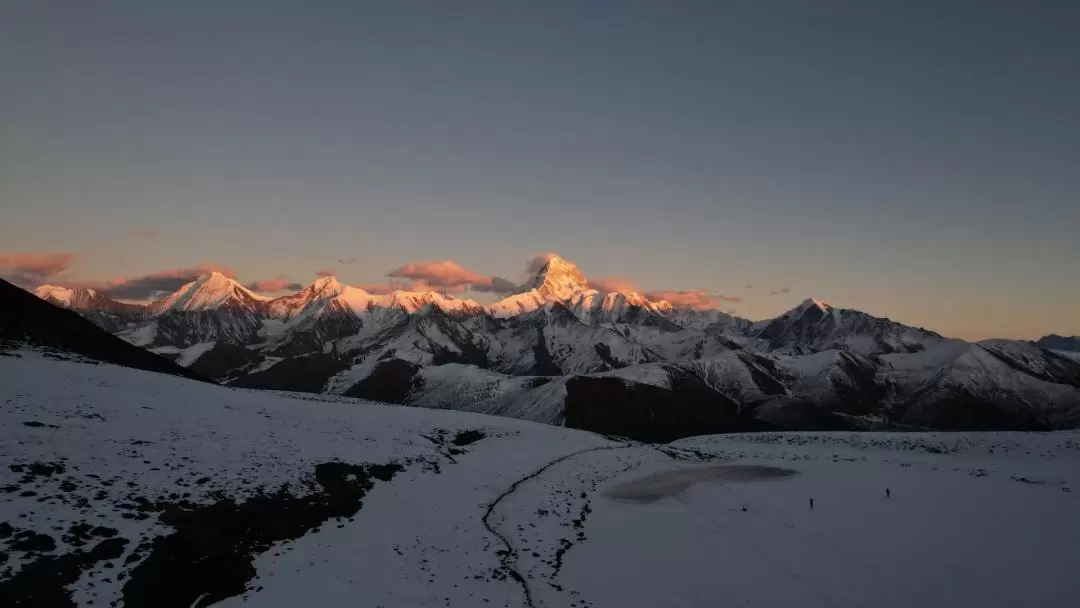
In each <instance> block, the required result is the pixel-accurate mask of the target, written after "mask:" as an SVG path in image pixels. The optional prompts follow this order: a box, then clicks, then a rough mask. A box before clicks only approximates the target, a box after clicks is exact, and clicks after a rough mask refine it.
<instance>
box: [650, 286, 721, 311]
mask: <svg viewBox="0 0 1080 608" xmlns="http://www.w3.org/2000/svg"><path fill="white" fill-rule="evenodd" d="M645 297H646V298H648V299H650V300H653V301H657V300H667V302H668V303H669V304H671V305H672V306H674V307H675V308H690V309H693V310H711V309H714V308H719V307H720V302H742V298H740V297H739V296H725V295H722V294H714V293H709V292H708V291H706V290H704V289H690V290H685V291H665V290H658V291H650V292H647V293H646V294H645Z"/></svg>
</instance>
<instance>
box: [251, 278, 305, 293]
mask: <svg viewBox="0 0 1080 608" xmlns="http://www.w3.org/2000/svg"><path fill="white" fill-rule="evenodd" d="M244 287H247V288H248V289H250V290H251V291H258V292H261V293H274V292H276V291H300V290H301V289H303V288H304V286H303V285H301V284H300V283H292V282H289V281H288V280H286V279H265V280H262V281H252V282H251V283H248V284H247V285H244Z"/></svg>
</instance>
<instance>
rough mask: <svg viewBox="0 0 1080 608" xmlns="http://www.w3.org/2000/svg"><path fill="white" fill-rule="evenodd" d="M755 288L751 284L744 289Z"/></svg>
mask: <svg viewBox="0 0 1080 608" xmlns="http://www.w3.org/2000/svg"><path fill="white" fill-rule="evenodd" d="M753 288H754V286H753V285H750V284H747V285H746V286H745V287H744V289H753Z"/></svg>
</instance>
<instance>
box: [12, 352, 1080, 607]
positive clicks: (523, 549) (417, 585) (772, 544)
mask: <svg viewBox="0 0 1080 608" xmlns="http://www.w3.org/2000/svg"><path fill="white" fill-rule="evenodd" d="M20 354H21V355H22V356H21V357H18V358H13V357H3V358H0V489H2V490H3V491H2V492H0V522H3V524H0V552H2V555H0V604H2V605H5V606H6V605H43V604H42V602H41V601H40V598H38V599H39V601H37V602H36V603H35V602H32V601H30V600H31V599H32V598H30V597H29V596H28V591H27V589H30V588H31V587H27V586H26V585H25V584H23V583H25V580H26V579H27V578H28V577H27V575H26V574H25V573H27V572H33V571H34V570H33V569H34V568H38V569H42V570H47V568H45V567H44V566H56V565H57V564H58V563H62V564H69V565H70V567H68V568H67V570H68V572H69V573H70V574H71V576H70V577H69V578H70V580H68V581H63V582H62V583H61V584H55V585H53V589H54V590H56V589H58V590H60V593H61V595H60V597H61V598H68V596H69V595H70V599H69V600H68V601H69V602H70V603H71V604H74V605H88V604H89V603H90V602H91V601H93V605H95V606H100V605H110V603H112V602H116V603H117V604H118V605H127V606H138V605H148V604H150V603H153V604H155V605H160V606H171V605H181V604H180V602H179V597H173V596H168V597H163V596H161V595H154V593H155V591H154V588H153V586H147V585H145V584H144V583H145V581H146V580H147V578H146V576H147V575H146V572H148V571H150V569H151V567H152V565H153V564H154V563H155V562H161V560H162V557H161V556H162V555H165V556H172V557H176V556H177V553H175V552H174V553H168V552H167V550H168V547H169V546H170V543H172V544H176V543H177V542H178V540H177V539H179V540H184V539H188V538H195V537H196V536H197V535H198V534H199V533H200V531H205V530H208V529H213V526H214V525H218V523H219V522H221V521H227V518H228V517H229V516H230V515H228V514H231V513H240V514H245V515H244V517H245V518H247V519H244V520H243V521H246V522H248V523H247V524H245V525H243V526H239V527H238V528H237V527H236V526H233V527H231V528H229V531H228V533H227V534H218V535H217V536H230V535H231V538H233V541H234V542H233V543H232V545H230V547H232V548H234V549H236V548H239V549H242V550H243V551H240V552H238V553H237V554H236V555H235V556H233V554H229V555H230V556H233V557H236V559H238V560H239V562H238V563H240V564H241V565H244V564H247V566H246V567H247V568H249V569H250V577H249V578H247V579H245V580H242V581H240V583H239V588H236V589H232V588H228V585H225V587H226V588H228V589H227V590H226V591H222V590H221V589H219V588H216V587H213V586H212V585H210V582H209V581H208V580H206V579H204V578H192V579H191V580H185V581H183V582H184V583H185V585H186V586H187V588H186V591H185V593H188V594H189V595H191V594H194V595H192V597H194V598H196V600H195V604H197V605H200V606H201V605H206V604H207V603H213V602H219V603H220V605H224V606H232V605H236V606H239V605H241V604H243V605H245V606H251V605H254V606H271V607H277V606H296V605H304V604H310V603H312V602H313V601H314V602H316V603H318V604H319V605H325V606H339V605H340V606H356V605H364V606H385V607H397V606H409V607H411V606H448V605H449V606H469V607H471V606H480V605H483V606H513V607H517V606H532V607H539V606H552V607H554V606H575V607H582V608H585V607H605V606H610V607H612V608H633V607H637V606H641V607H653V606H714V605H718V604H724V605H727V604H730V605H752V606H777V607H781V606H783V607H788V606H852V607H856V606H868V605H875V606H915V605H918V606H930V607H937V606H940V607H951V606H958V605H978V606H1014V605H1025V606H1027V605H1038V606H1049V607H1053V606H1071V605H1072V603H1073V600H1074V599H1075V597H1077V596H1078V595H1080V580H1078V579H1077V578H1076V577H1075V576H1073V573H1074V571H1075V569H1076V567H1077V565H1078V564H1080V519H1078V518H1077V517H1076V516H1075V515H1076V513H1077V507H1078V506H1080V503H1078V502H1077V500H1078V497H1080V434H1077V433H1047V434H1028V433H988V434H968V433H964V434H876V435H867V434H856V433H792V434H778V433H768V434H746V435H731V436H713V437H697V438H692V439H686V440H682V441H679V442H676V443H675V444H672V445H671V446H660V447H657V446H644V445H640V444H631V443H622V442H618V441H612V440H608V439H605V438H603V437H599V436H596V435H592V434H588V433H583V432H578V431H572V430H568V429H564V428H557V427H551V426H544V425H538V424H532V423H528V422H523V421H518V420H513V419H507V418H496V417H488V416H481V415H475V414H467V413H460V412H443V411H433V410H426V409H418V408H417V409H414V408H405V407H393V406H381V405H376V404H371V403H365V402H362V401H356V400H345V399H338V400H337V401H336V402H331V401H322V400H319V398H318V397H314V396H307V399H305V400H299V399H293V398H290V397H289V396H287V395H280V394H271V393H265V392H257V391H243V390H235V389H227V388H222V387H217V386H210V385H206V384H202V383H198V382H192V381H188V380H184V379H180V378H175V377H169V376H163V375H159V374H152V373H146V372H138V371H133V370H129V369H124V368H118V367H114V366H109V365H87V364H81V363H76V362H62V361H51V360H47V359H44V358H41V357H40V356H38V355H36V354H34V353H29V352H24V353H20ZM736 465H737V466H738V467H743V468H734V469H732V468H728V469H723V468H722V467H732V466H736ZM718 466H719V467H721V468H717V467H718ZM748 467H755V468H748ZM756 467H765V468H756ZM698 469H702V470H701V471H700V472H698V471H697V470H698ZM776 469H782V470H784V471H791V473H790V474H788V473H785V474H784V475H782V476H780V475H757V474H755V475H749V474H742V473H740V474H733V472H743V473H745V472H746V471H758V472H760V471H764V470H776ZM716 471H726V472H723V473H718V472H716ZM643 479H644V480H651V481H648V483H646V484H645V485H647V486H648V487H649V488H652V489H655V488H656V487H658V482H657V480H664V481H663V483H659V485H660V486H663V487H662V489H663V491H662V492H653V493H651V494H649V495H648V496H647V497H645V499H642V496H641V495H640V493H639V494H638V495H633V496H629V497H628V496H626V495H625V494H623V495H622V497H620V494H619V492H618V491H617V489H618V488H620V487H621V488H624V489H625V488H626V487H627V485H628V484H629V487H631V488H634V487H637V488H639V489H640V488H641V487H643V486H642V483H641V480H643ZM671 480H676V481H675V482H674V483H669V482H671ZM635 484H636V485H635ZM613 489H614V490H616V491H614V492H612V490H613ZM886 490H888V493H889V495H888V496H886ZM612 494H614V496H612ZM811 499H813V500H814V507H813V509H811V508H810V500H811ZM296 509H299V511H296ZM289 510H292V511H289ZM286 511H289V512H291V513H292V515H288V516H282V515H281V513H284V512H286ZM298 513H302V514H303V516H302V517H300V516H299V515H298ZM223 514H224V515H223ZM208 518H209V520H210V521H212V522H215V523H212V524H209V527H207V525H204V524H203V522H205V521H208ZM279 520H280V522H279ZM297 521H302V522H307V523H305V524H304V525H302V526H297V525H293V524H295V523H296V522H297ZM281 522H287V523H289V524H290V526H289V527H288V529H287V530H286V529H283V528H282V527H281V525H280V523H281ZM5 524H6V526H8V528H9V529H8V528H5V527H4V525H5ZM192 529H194V530H195V531H194V532H189V530H192ZM283 530H284V531H283ZM5 531H6V532H5ZM286 532H287V533H286ZM185 534H191V536H184V535H185ZM168 539H174V540H173V541H169V540H168ZM185 543H186V541H185ZM185 546H187V545H186V544H185ZM195 546H201V545H198V543H195ZM163 547H164V548H163ZM217 547H218V545H216V544H214V545H212V546H211V550H210V551H211V553H213V551H216V550H217ZM155 556H157V557H155ZM203 557H205V556H202V557H200V556H196V558H197V559H202V558H203ZM211 558H213V559H221V558H222V556H221V555H219V554H213V555H211ZM64 560H66V561H64ZM148 564H149V565H148ZM140 568H141V570H140ZM185 568H186V566H185V565H184V563H183V560H182V559H181V560H180V561H179V562H176V567H170V568H163V569H159V570H157V572H158V573H159V574H160V573H162V572H167V573H169V574H170V575H171V576H174V578H175V577H176V576H178V575H177V573H183V572H187V571H189V570H185ZM53 569H55V568H53ZM209 578H212V577H209ZM136 580H138V581H142V582H140V583H136V582H134V581H136ZM13 581H14V582H13ZM20 581H22V583H20V584H15V583H19V582H20ZM229 582H230V584H232V583H234V582H235V581H229ZM147 589H149V591H147ZM140 590H141V591H142V595H140V593H139V591H140ZM51 597H52V598H55V597H56V596H55V595H54V596H51ZM185 597H186V596H185ZM192 603H193V602H192V601H187V602H186V603H185V604H183V605H184V606H190V605H192Z"/></svg>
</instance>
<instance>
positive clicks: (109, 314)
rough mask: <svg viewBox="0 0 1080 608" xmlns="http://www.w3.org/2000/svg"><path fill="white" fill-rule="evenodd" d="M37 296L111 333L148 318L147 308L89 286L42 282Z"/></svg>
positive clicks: (36, 291) (37, 290)
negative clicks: (76, 313) (128, 302)
mask: <svg viewBox="0 0 1080 608" xmlns="http://www.w3.org/2000/svg"><path fill="white" fill-rule="evenodd" d="M34 295H36V296H37V297H39V298H41V299H43V300H45V301H46V302H49V303H51V304H55V305H56V306H59V307H61V308H67V309H70V310H74V311H76V312H78V313H79V314H81V315H83V316H84V317H86V318H87V319H90V320H91V321H93V322H94V323H95V324H96V325H98V326H99V327H101V328H102V329H105V330H106V331H109V332H113V333H116V332H119V331H122V330H124V329H125V328H128V327H130V326H131V325H133V324H135V323H138V322H139V321H144V320H146V319H147V316H148V311H147V309H146V307H144V306H139V305H137V304H127V303H125V302H119V301H117V300H114V299H112V298H110V297H108V296H106V295H105V294H102V293H99V292H98V291H96V290H94V289H89V288H86V287H61V286H59V285H42V286H40V287H38V288H37V289H35V290H34Z"/></svg>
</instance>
